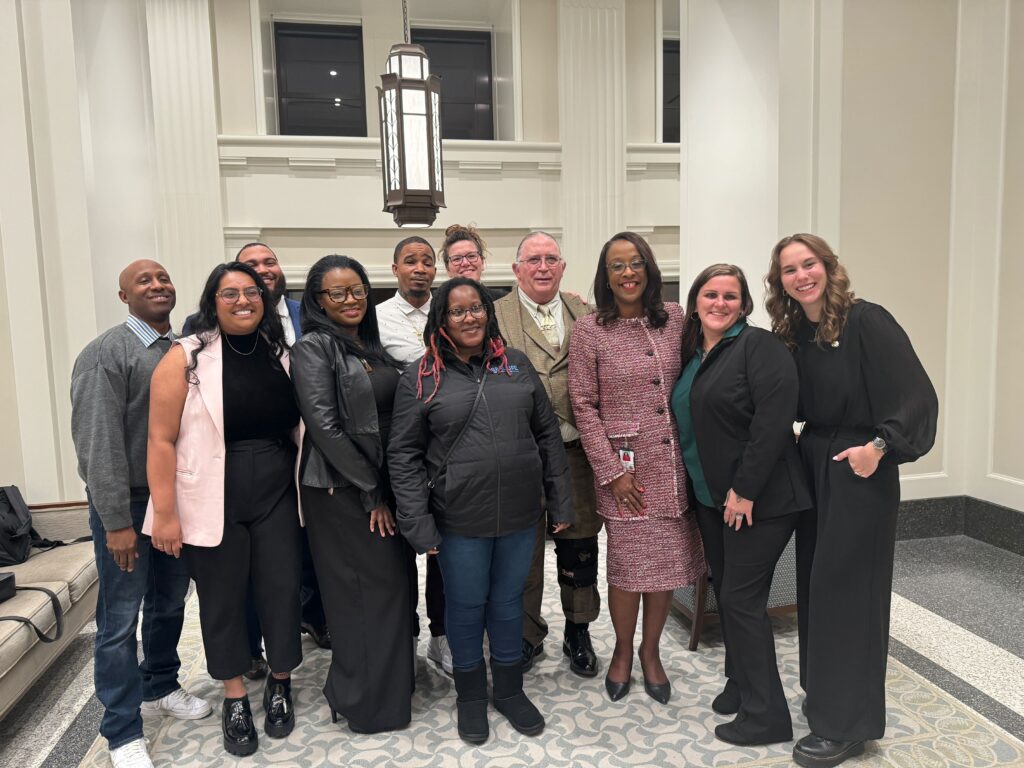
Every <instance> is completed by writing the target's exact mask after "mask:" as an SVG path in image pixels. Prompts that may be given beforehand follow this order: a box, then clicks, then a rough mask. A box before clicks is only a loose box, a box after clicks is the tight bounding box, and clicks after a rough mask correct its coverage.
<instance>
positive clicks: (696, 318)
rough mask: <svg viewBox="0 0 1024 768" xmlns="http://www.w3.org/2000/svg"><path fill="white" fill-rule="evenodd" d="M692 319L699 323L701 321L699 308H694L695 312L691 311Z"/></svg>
mask: <svg viewBox="0 0 1024 768" xmlns="http://www.w3.org/2000/svg"><path fill="white" fill-rule="evenodd" d="M690 319H691V320H696V321H697V322H698V323H699V322H700V318H699V317H698V316H697V310H693V312H691V313H690Z"/></svg>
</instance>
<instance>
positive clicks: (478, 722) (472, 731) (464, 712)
mask: <svg viewBox="0 0 1024 768" xmlns="http://www.w3.org/2000/svg"><path fill="white" fill-rule="evenodd" d="M517 666H518V665H517ZM452 672H453V675H452V676H453V677H454V678H455V693H456V694H457V695H456V698H455V706H456V708H457V710H458V715H459V737H460V738H461V739H462V740H463V741H467V742H469V743H470V744H483V743H484V742H485V741H487V737H488V736H490V735H491V729H490V726H489V725H488V723H487V667H485V666H484V663H483V662H482V661H481V662H480V663H479V664H477V665H476V666H475V667H473V668H472V669H465V670H463V669H459V668H458V667H456V668H455V669H454V670H452ZM520 675H522V672H520Z"/></svg>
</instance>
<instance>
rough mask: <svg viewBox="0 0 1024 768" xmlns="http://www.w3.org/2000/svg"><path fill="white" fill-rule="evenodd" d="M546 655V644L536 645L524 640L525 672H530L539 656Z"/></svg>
mask: <svg viewBox="0 0 1024 768" xmlns="http://www.w3.org/2000/svg"><path fill="white" fill-rule="evenodd" d="M543 655H544V643H537V644H536V645H534V644H533V643H531V642H530V641H529V640H525V639H524V640H523V672H529V671H530V669H531V668H532V667H533V662H534V660H535V659H536V658H537V657H538V656H543Z"/></svg>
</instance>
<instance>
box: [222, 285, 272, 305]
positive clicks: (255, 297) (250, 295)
mask: <svg viewBox="0 0 1024 768" xmlns="http://www.w3.org/2000/svg"><path fill="white" fill-rule="evenodd" d="M262 293H263V289H262V288H259V287H257V286H255V285H250V286H249V287H248V288H243V289H242V290H241V291H239V290H238V289H237V288H225V289H224V290H222V291H217V293H215V294H214V296H217V297H218V298H219V299H220V300H221V301H223V302H224V303H225V304H237V303H238V299H239V297H241V296H243V295H244V296H245V298H246V299H248V300H249V301H259V300H260V296H261V294H262Z"/></svg>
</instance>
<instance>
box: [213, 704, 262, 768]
mask: <svg viewBox="0 0 1024 768" xmlns="http://www.w3.org/2000/svg"><path fill="white" fill-rule="evenodd" d="M220 724H221V729H222V730H223V731H224V750H225V751H226V752H227V753H228V754H229V755H234V756H235V757H246V756H247V755H251V754H253V753H254V752H255V751H256V750H257V749H258V748H259V745H260V740H259V736H258V735H257V733H256V726H255V725H254V724H253V722H252V710H251V709H250V708H249V697H248V696H244V697H243V698H241V699H224V707H223V711H222V714H221V721H220Z"/></svg>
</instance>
